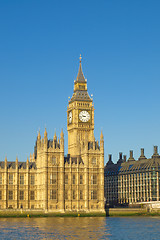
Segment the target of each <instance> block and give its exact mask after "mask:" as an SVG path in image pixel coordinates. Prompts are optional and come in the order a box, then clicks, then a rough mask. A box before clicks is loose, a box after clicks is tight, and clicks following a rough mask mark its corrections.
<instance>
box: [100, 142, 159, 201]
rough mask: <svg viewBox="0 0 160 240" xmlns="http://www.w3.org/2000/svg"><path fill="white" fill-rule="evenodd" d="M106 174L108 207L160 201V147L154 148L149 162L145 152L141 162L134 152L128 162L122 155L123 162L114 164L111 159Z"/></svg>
mask: <svg viewBox="0 0 160 240" xmlns="http://www.w3.org/2000/svg"><path fill="white" fill-rule="evenodd" d="M104 174H105V198H106V203H107V204H108V205H119V204H126V205H130V204H137V203H140V202H141V203H142V202H143V203H145V202H151V201H160V194H159V192H160V155H159V154H158V147H157V146H154V153H153V155H152V157H151V158H149V159H147V158H146V157H145V155H144V149H143V148H142V149H141V156H140V157H139V159H138V160H135V159H134V157H133V151H130V157H129V159H128V160H126V156H124V157H122V153H120V155H119V160H118V161H117V163H116V164H114V163H113V162H112V159H111V155H109V161H108V162H107V164H106V166H105V170H104Z"/></svg>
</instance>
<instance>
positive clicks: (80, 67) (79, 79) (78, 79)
mask: <svg viewBox="0 0 160 240" xmlns="http://www.w3.org/2000/svg"><path fill="white" fill-rule="evenodd" d="M81 60H82V57H81V54H80V57H79V71H78V75H77V78H76V82H86V80H85V78H84V75H83V71H82V64H81Z"/></svg>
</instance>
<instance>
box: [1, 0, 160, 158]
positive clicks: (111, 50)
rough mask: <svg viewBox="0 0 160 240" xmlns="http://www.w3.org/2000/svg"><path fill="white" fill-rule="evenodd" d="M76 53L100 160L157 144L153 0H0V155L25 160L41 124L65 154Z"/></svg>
mask: <svg viewBox="0 0 160 240" xmlns="http://www.w3.org/2000/svg"><path fill="white" fill-rule="evenodd" d="M80 53H81V54H82V57H83V59H82V67H83V72H84V75H85V78H87V81H88V92H89V93H90V94H91V93H92V94H93V95H94V97H93V98H94V104H95V137H96V139H99V136H100V131H101V129H103V133H104V139H105V162H106V161H107V160H108V154H109V153H112V154H113V160H114V162H115V161H117V158H118V153H119V152H120V151H122V152H123V153H124V154H127V157H128V155H129V150H130V149H131V150H133V151H134V156H135V158H138V157H139V155H140V148H141V147H144V148H145V155H146V156H147V157H150V156H151V155H152V152H153V145H158V146H159V147H160V1H159V0H157V1H156V0H152V1H151V0H150V1H148V0H134V1H128V0H81V1H77V0H72V1H69V0H68V1H65V0H63V1H55V0H47V1H45V0H27V1H21V0H14V1H13V0H0V116H1V117H0V161H3V160H4V158H5V156H6V155H7V158H8V161H15V159H16V156H18V158H19V161H26V159H27V156H29V155H30V152H31V153H32V152H33V147H34V143H35V140H36V136H37V131H38V129H39V128H40V130H41V135H43V133H44V128H45V126H46V127H47V132H48V137H49V138H52V137H53V135H54V131H55V129H56V132H57V135H59V134H60V131H61V128H63V129H64V133H65V153H66V154H67V127H66V125H67V119H66V118H67V114H66V110H67V103H68V96H71V95H72V93H73V84H74V79H75V78H76V76H77V72H78V66H79V59H78V58H79V54H80Z"/></svg>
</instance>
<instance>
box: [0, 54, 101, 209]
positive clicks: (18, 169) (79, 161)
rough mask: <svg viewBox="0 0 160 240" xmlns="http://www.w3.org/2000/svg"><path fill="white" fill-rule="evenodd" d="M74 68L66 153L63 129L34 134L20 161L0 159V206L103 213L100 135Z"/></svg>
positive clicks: (81, 76) (83, 81) (82, 81)
mask: <svg viewBox="0 0 160 240" xmlns="http://www.w3.org/2000/svg"><path fill="white" fill-rule="evenodd" d="M81 59H82V58H81V55H80V62H79V71H78V75H77V78H76V80H75V81H74V92H73V96H72V97H71V99H70V101H69V103H68V107H67V131H68V155H67V156H65V155H64V134H63V130H62V131H61V134H60V139H59V138H58V139H57V136H56V133H55V135H54V136H53V139H48V136H47V130H46V129H45V132H44V137H41V134H40V132H39V133H38V136H37V140H36V144H35V147H34V153H33V155H31V156H30V159H27V161H26V162H19V161H18V158H17V159H16V162H10V161H8V160H7V158H6V159H5V161H4V162H0V208H1V209H7V208H13V209H19V208H23V209H43V210H46V211H54V212H67V211H71V212H72V211H77V212H80V211H83V212H104V138H103V134H102V132H101V135H100V143H99V142H98V141H96V140H95V137H94V105H93V100H92V99H91V98H90V96H89V94H88V91H87V80H86V79H85V77H84V74H83V71H82V63H81Z"/></svg>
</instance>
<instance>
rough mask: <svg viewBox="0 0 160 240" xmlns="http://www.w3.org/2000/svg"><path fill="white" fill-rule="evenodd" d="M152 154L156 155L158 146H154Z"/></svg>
mask: <svg viewBox="0 0 160 240" xmlns="http://www.w3.org/2000/svg"><path fill="white" fill-rule="evenodd" d="M154 155H158V146H154Z"/></svg>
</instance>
